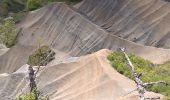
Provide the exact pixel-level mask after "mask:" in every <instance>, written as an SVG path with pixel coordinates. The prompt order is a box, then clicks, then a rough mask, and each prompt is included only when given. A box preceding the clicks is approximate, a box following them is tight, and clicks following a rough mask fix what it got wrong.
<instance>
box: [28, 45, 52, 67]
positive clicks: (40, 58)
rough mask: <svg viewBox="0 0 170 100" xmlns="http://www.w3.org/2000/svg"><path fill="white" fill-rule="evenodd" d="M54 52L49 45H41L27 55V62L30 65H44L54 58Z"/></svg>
mask: <svg viewBox="0 0 170 100" xmlns="http://www.w3.org/2000/svg"><path fill="white" fill-rule="evenodd" d="M54 55H55V52H53V51H52V50H51V49H50V48H49V46H41V47H40V48H38V49H37V50H36V51H35V52H33V54H32V55H30V56H29V59H28V62H27V63H28V64H29V65H32V66H45V65H47V64H48V63H49V62H50V61H52V60H53V59H54Z"/></svg>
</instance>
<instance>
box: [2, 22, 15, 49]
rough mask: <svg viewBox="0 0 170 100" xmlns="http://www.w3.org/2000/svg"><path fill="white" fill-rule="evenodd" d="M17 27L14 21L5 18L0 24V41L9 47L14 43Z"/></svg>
mask: <svg viewBox="0 0 170 100" xmlns="http://www.w3.org/2000/svg"><path fill="white" fill-rule="evenodd" d="M17 33H18V31H17V29H16V26H15V22H14V21H13V20H11V19H7V20H5V21H4V22H3V24H1V25H0V41H1V42H2V43H3V44H5V45H6V46H7V47H11V46H13V45H14V44H15V43H16V38H17Z"/></svg>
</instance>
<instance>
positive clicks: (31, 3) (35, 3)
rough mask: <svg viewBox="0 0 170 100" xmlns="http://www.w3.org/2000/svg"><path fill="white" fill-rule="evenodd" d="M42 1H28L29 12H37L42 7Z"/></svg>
mask: <svg viewBox="0 0 170 100" xmlns="http://www.w3.org/2000/svg"><path fill="white" fill-rule="evenodd" d="M41 1H42V0H28V1H27V10H30V11H31V10H35V9H37V8H40V7H42V6H43V5H42V2H41Z"/></svg>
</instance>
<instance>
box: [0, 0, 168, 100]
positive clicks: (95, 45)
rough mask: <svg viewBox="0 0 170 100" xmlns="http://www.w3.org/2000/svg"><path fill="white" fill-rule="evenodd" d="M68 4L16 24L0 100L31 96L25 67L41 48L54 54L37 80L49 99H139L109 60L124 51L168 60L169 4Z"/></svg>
mask: <svg viewBox="0 0 170 100" xmlns="http://www.w3.org/2000/svg"><path fill="white" fill-rule="evenodd" d="M47 1H48V0H47ZM54 1H55V0H54ZM56 1H58V0H56ZM59 1H60V0H59ZM64 1H65V2H67V4H66V3H63V2H53V0H52V2H53V3H49V2H46V3H43V4H42V5H41V6H42V7H41V6H36V7H37V8H35V9H31V10H32V11H26V13H24V16H22V20H20V21H19V22H17V23H16V27H17V29H18V30H19V32H18V35H17V42H16V44H15V45H14V46H12V47H11V48H5V47H3V48H2V49H1V48H0V100H8V99H11V98H16V97H17V96H19V95H20V94H21V91H22V93H25V92H28V90H29V89H28V86H29V83H28V72H27V70H28V65H27V64H26V63H27V61H28V58H29V56H30V55H31V54H32V53H33V52H34V51H35V50H36V49H37V48H38V47H39V45H40V44H41V45H48V46H49V47H50V48H51V49H52V50H53V51H54V52H55V59H54V60H53V61H51V62H50V63H49V64H47V66H42V68H40V72H39V73H38V76H37V78H36V79H37V80H36V83H37V86H38V90H39V91H41V93H42V95H48V96H49V98H50V100H122V99H123V100H138V99H139V98H138V94H137V93H136V92H135V93H132V94H129V95H127V94H128V93H129V92H130V91H132V90H134V89H135V87H136V86H135V83H134V82H133V81H132V80H131V79H129V78H127V77H125V76H123V75H121V74H120V73H118V72H117V71H116V70H115V69H114V68H112V66H111V64H110V62H109V60H107V56H108V55H109V54H110V50H114V51H117V50H119V48H121V47H124V48H126V50H127V52H128V53H133V54H135V55H137V56H140V57H141V58H144V59H146V60H149V61H151V62H153V63H154V64H163V63H165V62H166V61H168V60H169V59H170V49H169V48H170V44H169V39H170V37H169V36H170V35H169V25H170V23H169V9H170V8H169V7H170V3H169V2H167V1H163V0H83V1H82V2H80V3H77V4H76V5H74V6H72V4H74V3H76V2H77V1H76V2H72V3H68V2H71V1H72V0H68V1H67V0H64ZM73 1H74V0H73ZM50 2H51V1H50ZM41 3H42V2H41ZM68 4H70V5H68ZM20 11H23V9H22V10H20ZM0 34H1V33H0ZM102 49H103V50H102ZM115 57H116V56H115ZM34 67H35V66H34ZM127 83H128V84H127ZM146 94H147V96H150V97H155V96H156V97H157V96H160V97H161V99H162V98H163V95H161V94H156V93H153V92H147V93H146Z"/></svg>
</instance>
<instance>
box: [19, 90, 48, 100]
mask: <svg viewBox="0 0 170 100" xmlns="http://www.w3.org/2000/svg"><path fill="white" fill-rule="evenodd" d="M36 97H38V100H49V98H48V96H45V97H44V96H42V97H39V92H38V91H33V92H31V93H26V94H23V95H20V96H19V97H18V98H17V100H36Z"/></svg>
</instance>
